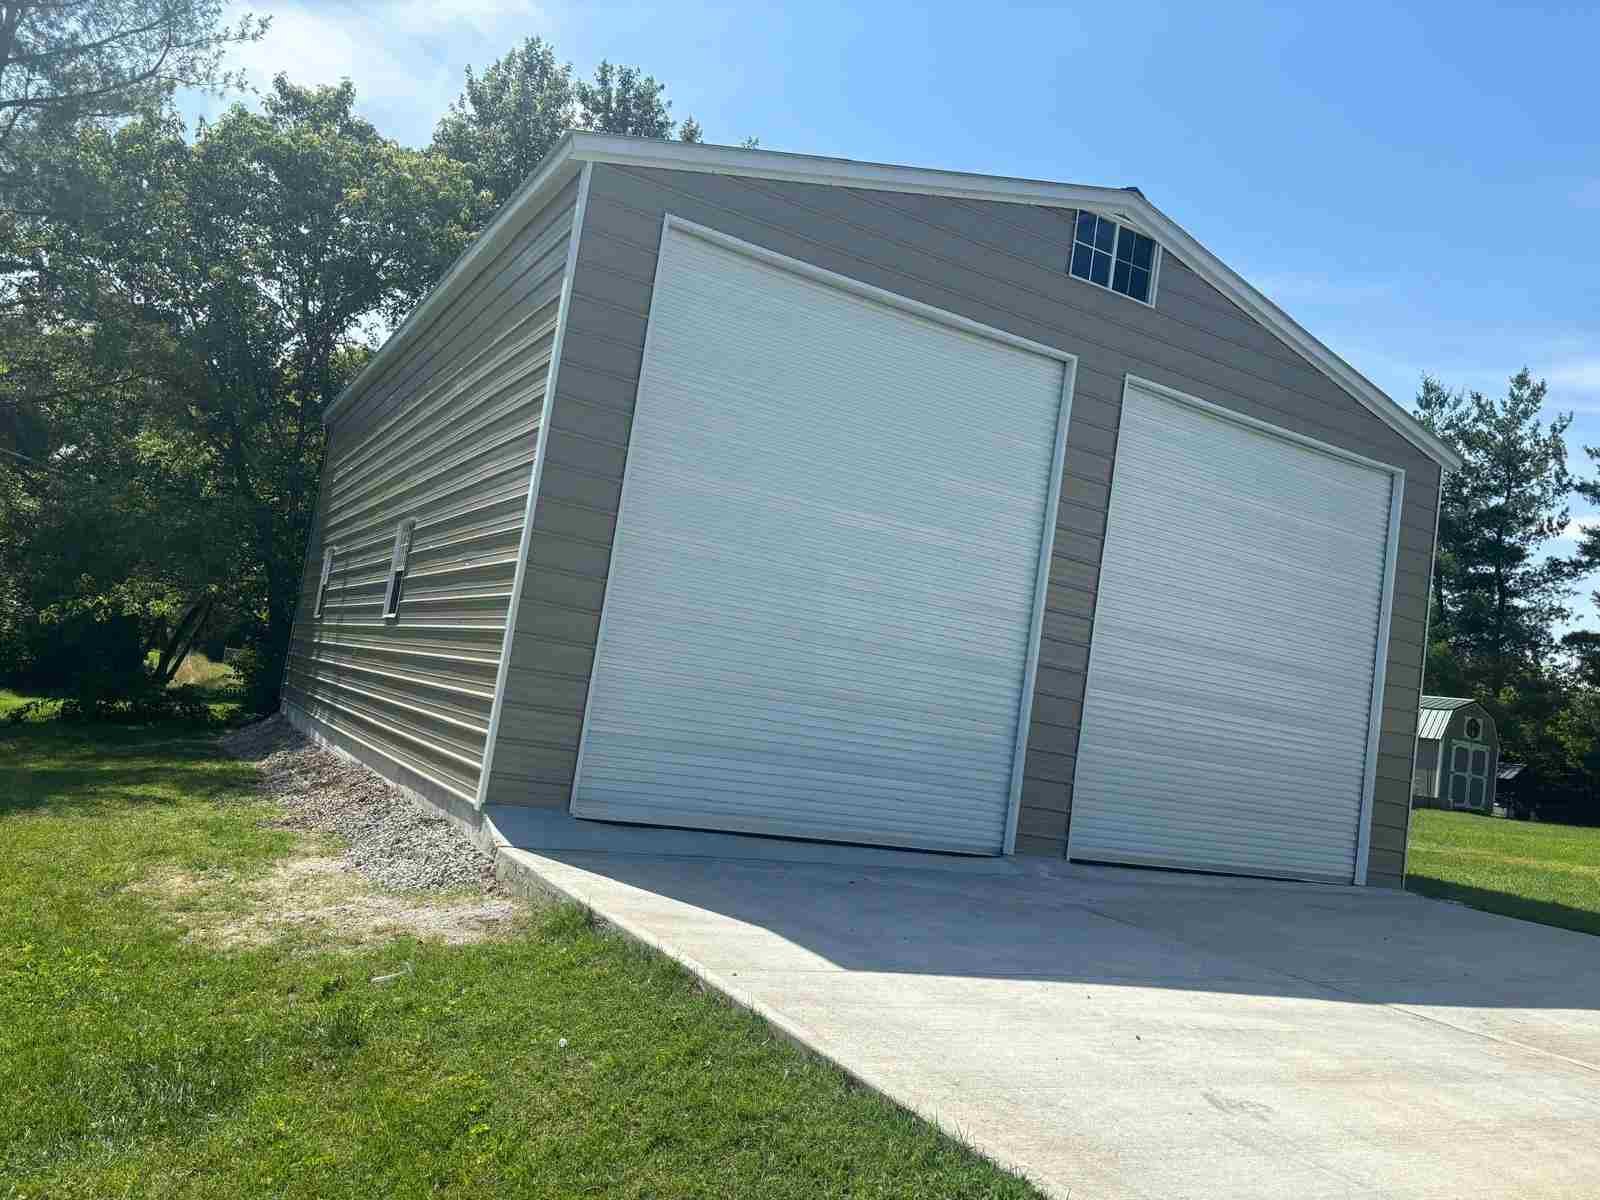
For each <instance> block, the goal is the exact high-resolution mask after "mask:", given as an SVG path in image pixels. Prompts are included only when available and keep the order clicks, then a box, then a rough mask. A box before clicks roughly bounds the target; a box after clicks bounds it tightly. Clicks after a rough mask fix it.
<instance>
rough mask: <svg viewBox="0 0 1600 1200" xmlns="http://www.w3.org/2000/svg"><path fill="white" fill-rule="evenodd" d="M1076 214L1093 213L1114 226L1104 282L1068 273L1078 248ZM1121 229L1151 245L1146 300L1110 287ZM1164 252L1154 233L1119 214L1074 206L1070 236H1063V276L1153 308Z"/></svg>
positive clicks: (1115, 271) (1159, 281)
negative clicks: (1115, 228)
mask: <svg viewBox="0 0 1600 1200" xmlns="http://www.w3.org/2000/svg"><path fill="white" fill-rule="evenodd" d="M1079 213H1093V214H1094V215H1095V216H1096V217H1098V218H1099V219H1100V220H1102V221H1110V222H1111V223H1112V224H1113V225H1115V226H1116V227H1117V237H1116V238H1113V239H1112V241H1111V275H1110V276H1109V278H1108V279H1107V281H1106V282H1105V283H1096V282H1095V281H1094V280H1093V279H1085V278H1083V277H1082V276H1081V275H1074V274H1073V273H1072V258H1073V255H1074V254H1076V253H1077V249H1078V214H1079ZM1124 229H1126V230H1127V231H1128V232H1129V233H1136V234H1138V235H1139V236H1140V237H1147V238H1149V239H1150V242H1151V244H1152V246H1153V247H1154V252H1153V253H1152V255H1151V258H1150V295H1149V297H1148V298H1147V299H1144V300H1140V299H1138V298H1137V297H1135V296H1130V295H1128V294H1127V293H1126V292H1119V291H1117V289H1116V288H1114V287H1112V286H1111V280H1114V279H1115V278H1116V277H1117V238H1120V237H1121V236H1122V231H1123V230H1124ZM1101 253H1102V254H1103V253H1105V252H1104V251H1101ZM1165 255H1166V251H1165V248H1164V247H1163V246H1162V245H1161V243H1160V242H1159V241H1157V240H1156V238H1155V236H1154V235H1152V234H1149V233H1146V232H1145V231H1144V230H1142V229H1140V228H1139V227H1138V226H1137V225H1134V224H1132V223H1131V222H1129V221H1127V220H1125V219H1124V218H1123V217H1122V216H1121V215H1116V216H1113V215H1110V214H1108V213H1103V212H1101V211H1099V210H1098V209H1094V208H1075V209H1073V210H1072V232H1071V236H1070V237H1069V238H1068V239H1067V278H1068V279H1076V280H1077V281H1078V282H1079V283H1086V284H1088V285H1089V286H1090V287H1097V288H1099V289H1100V290H1101V291H1103V292H1110V293H1111V294H1112V295H1113V296H1121V297H1122V298H1123V299H1124V300H1128V301H1131V302H1132V303H1134V304H1142V305H1144V306H1145V307H1146V308H1154V307H1155V306H1156V289H1157V288H1158V287H1159V286H1160V283H1161V260H1162V258H1163V257H1165Z"/></svg>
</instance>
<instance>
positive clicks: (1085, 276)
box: [1068, 208, 1156, 304]
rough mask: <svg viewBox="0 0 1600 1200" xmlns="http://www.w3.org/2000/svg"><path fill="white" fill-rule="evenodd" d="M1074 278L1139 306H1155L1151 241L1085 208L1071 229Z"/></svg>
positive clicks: (1153, 260)
mask: <svg viewBox="0 0 1600 1200" xmlns="http://www.w3.org/2000/svg"><path fill="white" fill-rule="evenodd" d="M1068 270H1069V272H1070V273H1071V274H1072V275H1073V277H1074V278H1077V279H1082V280H1085V281H1087V282H1089V283H1097V284H1099V285H1100V286H1101V287H1103V288H1110V289H1111V290H1112V291H1113V292H1116V293H1117V294H1118V295H1119V296H1127V297H1128V298H1129V299H1131V300H1137V301H1139V302H1140V303H1141V304H1151V303H1154V295H1155V276H1156V244H1155V242H1154V240H1152V239H1151V238H1149V237H1146V236H1145V235H1144V234H1142V233H1138V232H1136V231H1134V230H1132V229H1129V228H1128V227H1127V226H1126V225H1119V224H1118V223H1117V222H1115V221H1113V220H1112V219H1111V218H1110V217H1102V216H1100V215H1098V214H1097V213H1092V212H1089V211H1088V210H1087V209H1082V208H1080V209H1079V210H1078V219H1077V221H1076V222H1075V223H1074V224H1073V227H1072V261H1071V263H1070V264H1069V266H1068Z"/></svg>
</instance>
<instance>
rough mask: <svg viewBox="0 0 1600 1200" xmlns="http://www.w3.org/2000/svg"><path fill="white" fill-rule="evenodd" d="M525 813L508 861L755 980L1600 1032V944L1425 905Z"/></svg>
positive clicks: (1325, 890) (1384, 897) (1353, 893)
mask: <svg viewBox="0 0 1600 1200" xmlns="http://www.w3.org/2000/svg"><path fill="white" fill-rule="evenodd" d="M528 813H529V810H505V809H491V810H490V813H489V815H490V817H491V819H493V820H494V821H495V822H496V825H497V826H498V827H500V828H501V829H502V832H503V833H505V835H506V836H507V838H508V840H510V841H511V843H512V844H513V845H516V846H520V847H523V848H525V849H527V850H529V851H530V852H531V853H533V854H536V855H538V856H540V857H543V858H546V859H550V860H553V861H554V862H556V863H559V864H564V865H565V866H567V867H572V868H576V869H578V870H580V871H582V872H585V873H587V874H588V875H589V876H591V877H593V881H594V882H595V883H596V884H599V885H602V886H603V885H604V884H605V883H606V882H607V881H609V882H610V883H613V884H622V885H625V888H626V889H631V893H630V892H629V891H626V890H618V889H615V888H607V889H606V890H607V894H608V896H609V898H610V901H611V903H612V904H613V905H615V904H623V905H626V906H629V907H630V908H637V910H638V912H639V914H640V918H641V920H646V921H647V922H653V927H657V928H664V929H666V930H668V931H669V935H670V936H672V937H673V938H674V940H680V935H681V937H682V938H694V937H698V938H700V939H701V941H702V942H703V943H704V945H703V948H702V949H701V950H699V951H697V953H701V954H708V955H710V956H712V958H713V959H715V958H716V957H717V956H718V955H719V953H720V949H719V947H720V946H721V945H722V944H723V943H727V944H728V956H727V961H728V963H729V964H733V963H742V964H744V965H745V966H746V967H748V968H750V969H755V970H759V969H760V963H761V961H762V959H763V957H764V951H763V944H764V943H765V942H770V941H771V939H780V940H781V941H780V942H778V943H772V944H771V947H770V948H771V949H772V950H773V952H774V953H775V954H776V953H778V952H780V951H781V952H783V953H785V954H787V953H788V949H787V948H788V947H799V948H801V949H803V950H804V951H806V952H807V953H809V954H810V955H812V956H814V957H815V959H816V960H817V961H816V968H817V969H828V968H830V967H831V968H837V969H841V970H847V971H861V972H875V973H899V974H906V975H923V976H948V977H958V978H992V979H1031V980H1055V981H1070V982H1073V983H1080V984H1083V985H1086V986H1090V987H1093V986H1119V987H1135V988H1173V989H1184V990H1192V991H1215V992H1231V993H1241V994H1249V995H1258V996H1277V997H1308V998H1316V999H1322V1000H1329V999H1332V1000H1341V1001H1347V1002H1350V1003H1367V1004H1399V1005H1416V1006H1454V1007H1464V1008H1549V1009H1572V1010H1589V1011H1593V1012H1594V1013H1595V1015H1596V1021H1597V1028H1600V939H1595V938H1592V937H1588V936H1585V935H1582V934H1578V933H1574V932H1570V931H1567V930H1565V929H1555V928H1548V927H1546V926H1542V925H1535V924H1530V923H1527V922H1523V921H1517V920H1512V919H1510V918H1507V917H1501V916H1495V915H1490V914H1488V913H1483V912H1478V911H1474V910H1473V909H1470V908H1465V907H1462V906H1460V905H1455V904H1448V903H1442V902H1439V901H1436V900H1430V899H1425V898H1423V897H1421V896H1416V895H1408V894H1404V893H1397V892H1387V891H1382V890H1378V889H1367V888H1350V887H1336V886H1330V885H1324V884H1297V883H1280V882H1273V881H1266V880H1241V879H1230V878H1224V877H1217V876H1198V875H1185V874H1181V873H1173V872H1155V871H1141V870H1127V869H1119V868H1108V867H1089V866H1082V865H1079V864H1073V863H1066V862H1063V861H1041V860H1019V859H1009V860H1008V859H971V858H961V857H957V856H945V855H927V854H916V853H905V852H900V851H890V850H873V849H866V848H859V847H825V846H821V847H819V846H817V845H816V844H811V843H785V842H782V841H780V840H778V839H767V838H749V837H743V836H740V835H725V834H697V833H691V832H687V831H681V830H647V829H641V828H640V827H629V826H607V825H604V824H601V823H596V822H585V821H575V820H573V819H572V818H570V817H569V816H567V815H566V814H565V813H547V814H538V815H535V816H533V817H529V816H528V815H527V814H528ZM801 848H803V849H801ZM710 914H715V915H717V916H720V917H726V918H731V919H732V920H733V921H735V922H737V923H738V926H739V927H742V928H729V927H728V926H726V925H725V924H723V923H719V922H717V921H716V920H715V919H714V917H712V916H710ZM607 915H612V914H607ZM672 931H677V932H672ZM709 965H712V966H716V965H717V964H716V963H715V962H711V963H710V964H709Z"/></svg>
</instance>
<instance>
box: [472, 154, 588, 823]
mask: <svg viewBox="0 0 1600 1200" xmlns="http://www.w3.org/2000/svg"><path fill="white" fill-rule="evenodd" d="M591 171H592V168H591V167H590V166H589V164H588V163H585V164H584V165H583V172H582V175H581V176H580V177H579V179H578V195H577V199H576V201H575V202H574V204H573V206H572V233H571V234H570V235H569V238H568V241H567V263H566V268H565V271H564V273H563V274H562V276H561V299H560V301H559V302H558V303H557V305H556V332H555V337H554V338H553V339H552V340H551V344H550V369H549V372H548V373H547V374H546V375H545V381H544V401H543V405H542V409H541V411H540V413H539V444H538V445H537V446H536V447H535V448H534V451H533V466H532V468H531V469H530V470H529V472H528V501H527V504H526V505H525V506H524V507H523V510H522V535H521V537H520V538H519V539H518V541H517V566H516V572H515V574H514V575H513V577H512V581H511V603H510V605H509V606H508V607H507V609H506V629H505V633H504V634H502V635H501V639H500V665H499V667H498V668H497V669H496V670H495V676H494V699H493V700H491V701H490V702H489V731H488V732H487V733H486V734H484V739H483V766H482V767H481V768H480V770H479V772H478V794H477V797H476V799H475V800H474V801H473V802H474V803H475V804H476V805H477V807H478V808H480V809H481V808H483V805H484V801H485V800H486V799H487V798H488V795H489V774H490V772H491V770H492V769H493V768H494V749H495V743H496V742H497V741H498V740H499V734H500V714H501V712H502V711H503V710H504V708H505V702H506V679H507V677H508V676H509V675H510V673H511V648H512V646H513V644H514V643H515V642H516V638H517V613H518V611H519V610H520V608H521V604H522V588H523V584H524V583H525V582H526V580H527V575H528V552H529V548H530V546H531V545H532V544H533V518H534V516H535V515H536V513H537V511H538V505H539V483H540V481H541V480H542V479H543V478H544V455H545V447H546V446H548V445H549V444H550V417H551V414H552V413H554V412H555V407H556V384H557V382H558V381H559V377H560V374H561V347H562V344H563V343H564V342H565V340H566V336H567V310H568V308H569V307H570V306H571V303H572V279H573V276H574V275H576V274H577V270H578V243H579V241H581V240H582V238H583V217H584V213H585V212H586V211H587V210H588V206H589V175H590V173H591ZM507 207H509V206H507Z"/></svg>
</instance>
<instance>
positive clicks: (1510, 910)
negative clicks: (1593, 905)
mask: <svg viewBox="0 0 1600 1200" xmlns="http://www.w3.org/2000/svg"><path fill="white" fill-rule="evenodd" d="M1406 890H1407V891H1411V892H1416V893H1417V894H1418V895H1421V896H1432V897H1433V898H1434V899H1436V900H1454V901H1456V902H1457V903H1459V904H1465V905H1466V906H1467V907H1469V908H1476V909H1479V910H1480V911H1482V912H1491V913H1499V914H1500V915H1501V916H1504V917H1516V918H1517V919H1518V920H1522V921H1537V922H1538V923H1539V924H1541V925H1554V926H1557V927H1558V928H1561V929H1572V930H1576V931H1577V932H1578V933H1592V934H1596V935H1600V912H1594V911H1592V910H1590V909H1586V908H1574V907H1572V905H1570V904H1557V903H1555V902H1554V901H1550V900H1531V899H1529V898H1528V897H1526V896H1515V895H1512V894H1511V893H1510V892H1497V891H1494V890H1492V889H1490V888H1480V887H1472V886H1470V885H1468V884H1464V883H1454V882H1452V881H1450V880H1447V879H1438V878H1435V877H1433V876H1431V875H1417V874H1415V873H1413V874H1411V875H1408V876H1407V877H1406Z"/></svg>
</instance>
